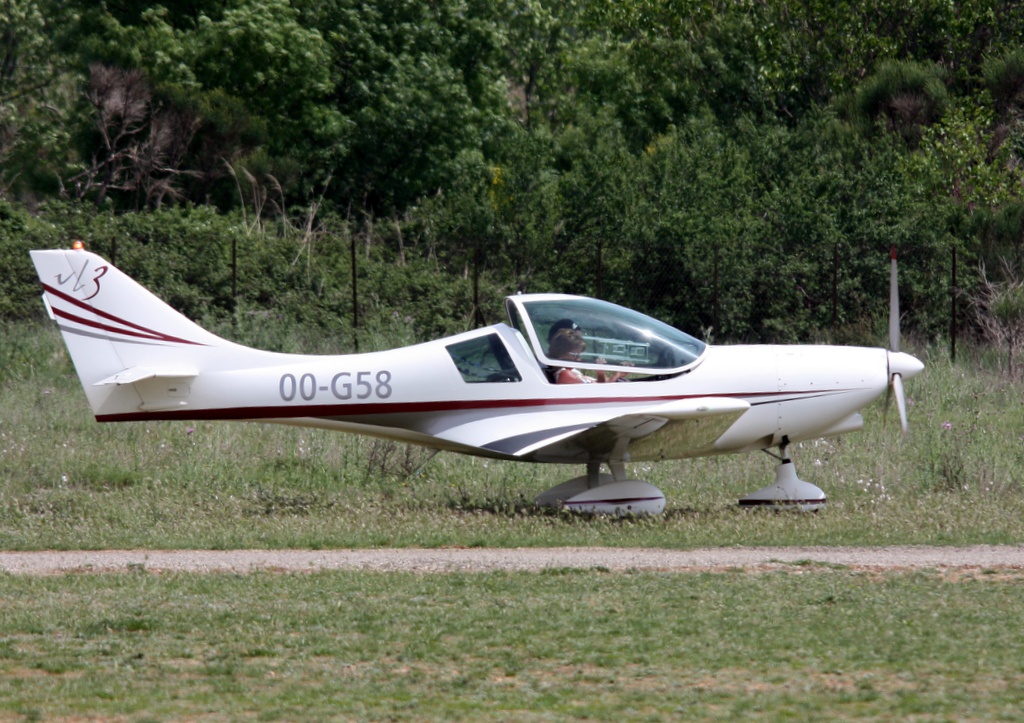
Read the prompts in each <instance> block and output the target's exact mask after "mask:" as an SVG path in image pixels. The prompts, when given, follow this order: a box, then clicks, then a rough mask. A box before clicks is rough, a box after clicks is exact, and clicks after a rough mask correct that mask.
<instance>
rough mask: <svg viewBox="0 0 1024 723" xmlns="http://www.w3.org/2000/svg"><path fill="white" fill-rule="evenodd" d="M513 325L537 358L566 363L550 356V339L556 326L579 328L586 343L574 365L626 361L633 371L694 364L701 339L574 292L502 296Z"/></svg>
mask: <svg viewBox="0 0 1024 723" xmlns="http://www.w3.org/2000/svg"><path fill="white" fill-rule="evenodd" d="M506 306H507V308H508V312H509V318H510V320H511V321H512V324H513V326H515V327H516V328H518V329H519V330H520V331H522V332H523V333H524V334H525V335H526V336H527V337H528V338H529V340H530V343H531V345H532V346H533V348H534V353H536V355H537V358H538V359H540V360H541V361H543V362H544V363H546V364H550V365H552V366H566V365H567V361H566V360H565V359H558V358H553V357H552V356H550V354H551V339H552V338H553V337H554V336H555V334H557V333H558V331H559V330H560V329H564V328H569V329H578V330H579V331H580V332H581V333H582V335H583V339H584V341H586V349H585V350H584V351H583V352H582V353H581V354H580V355H579V358H578V361H574V362H572V363H573V364H574V365H578V366H582V367H586V366H590V365H593V366H612V367H631V368H632V370H633V371H636V372H644V373H658V374H663V373H667V372H674V371H679V370H680V369H682V368H683V367H686V366H689V365H690V364H693V363H694V362H695V361H697V359H698V358H699V357H700V355H701V354H702V353H703V352H704V349H705V348H706V346H707V345H706V344H704V342H702V341H700V340H699V339H696V338H694V337H692V336H690V335H689V334H685V333H683V332H681V331H679V330H678V329H676V328H674V327H671V326H669V325H668V324H665V323H663V322H660V321H658V320H657V319H652V318H651V317H649V316H646V315H645V314H641V313H639V312H637V311H632V310H630V309H627V308H625V307H622V306H617V305H615V304H612V303H609V302H607V301H600V300H598V299H588V298H585V297H578V296H563V295H554V294H528V295H520V296H510V297H508V300H507V301H506Z"/></svg>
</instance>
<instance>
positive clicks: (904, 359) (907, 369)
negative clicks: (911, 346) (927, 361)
mask: <svg viewBox="0 0 1024 723" xmlns="http://www.w3.org/2000/svg"><path fill="white" fill-rule="evenodd" d="M923 370H924V364H923V363H922V362H921V360H920V359H918V358H917V357H916V356H912V355H910V354H906V353H904V352H901V351H891V352H889V376H890V377H891V376H892V375H893V374H899V375H900V376H901V377H903V378H904V379H910V378H911V377H912V376H914V375H915V374H918V373H920V372H921V371H923Z"/></svg>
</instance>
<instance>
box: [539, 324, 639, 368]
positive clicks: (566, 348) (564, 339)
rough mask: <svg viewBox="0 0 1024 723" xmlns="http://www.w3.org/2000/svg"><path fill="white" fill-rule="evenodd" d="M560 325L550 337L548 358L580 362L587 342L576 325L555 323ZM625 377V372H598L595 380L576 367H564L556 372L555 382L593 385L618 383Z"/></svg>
mask: <svg viewBox="0 0 1024 723" xmlns="http://www.w3.org/2000/svg"><path fill="white" fill-rule="evenodd" d="M563 321H568V320H563ZM560 324H561V326H560V328H558V329H555V328H554V326H553V327H552V329H553V332H554V333H553V334H551V337H550V345H549V347H548V357H549V358H551V359H558V360H562V361H569V362H578V361H579V360H580V357H581V355H582V354H583V352H584V350H585V349H586V348H587V342H586V341H585V340H584V339H583V334H582V333H581V332H580V330H579V328H578V327H577V326H576V324H574V323H573V322H569V324H568V325H566V324H563V323H562V321H558V322H555V325H556V326H557V325H560ZM594 361H595V362H596V363H597V364H606V363H607V362H605V360H604V359H600V358H598V359H595V360H594ZM624 376H626V373H625V372H604V371H598V372H597V379H594V377H589V376H587V375H586V374H584V373H583V372H581V371H580V370H579V369H576V368H574V367H562V368H559V369H557V370H556V371H555V372H554V380H555V383H557V384H592V383H594V382H595V381H596V382H617V381H619V380H620V379H622V378H623V377H624Z"/></svg>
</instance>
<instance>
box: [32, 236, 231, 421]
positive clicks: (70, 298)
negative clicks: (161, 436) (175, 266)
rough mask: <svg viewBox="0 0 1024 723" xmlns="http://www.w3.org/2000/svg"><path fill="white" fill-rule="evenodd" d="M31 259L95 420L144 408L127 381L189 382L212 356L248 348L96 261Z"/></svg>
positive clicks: (80, 254)
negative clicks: (107, 412) (122, 410)
mask: <svg viewBox="0 0 1024 723" xmlns="http://www.w3.org/2000/svg"><path fill="white" fill-rule="evenodd" d="M31 254H32V262H33V263H34V264H35V267H36V272H37V273H38V274H39V280H40V281H41V282H42V285H43V292H44V300H45V301H46V305H47V309H48V311H49V313H50V316H51V317H52V318H53V319H54V321H56V322H57V325H58V326H59V327H60V330H61V334H62V335H63V337H64V342H65V344H66V345H67V348H68V352H69V353H70V355H71V359H72V361H73V362H74V365H75V370H76V371H77V373H78V377H79V379H80V380H81V382H82V387H83V388H84V389H85V393H86V396H88V398H89V403H90V405H91V406H92V408H93V412H94V413H96V414H99V413H100V412H101V409H111V408H118V409H119V408H130V409H138V408H139V407H140V405H143V404H144V403H145V402H146V400H145V399H141V398H140V397H139V392H138V389H137V385H133V384H132V382H136V381H138V380H140V379H170V380H187V379H189V378H193V377H195V376H196V375H197V374H198V372H199V370H200V367H201V366H202V365H203V361H204V360H205V359H209V358H210V356H211V351H213V350H214V349H218V350H223V349H224V348H226V347H230V348H233V349H238V350H243V349H245V347H240V346H238V345H236V344H233V343H232V342H229V341H226V340H225V339H221V338H220V337H218V336H216V335H215V334H211V333H210V332H208V331H206V330H205V329H203V328H202V327H200V326H199V325H198V324H195V323H194V322H192V321H190V320H189V319H188V318H186V317H185V316H183V315H182V314H180V313H178V312H177V311H175V310H174V309H173V308H171V307H170V306H168V305H167V304H165V303H164V302H163V301H161V300H160V299H158V298H157V297H156V296H154V295H153V294H152V293H150V292H149V291H147V290H146V289H145V288H143V287H142V286H141V285H139V284H138V283H136V282H135V281H133V280H132V279H131V278H129V277H128V276H126V275H125V274H124V273H122V272H121V271H119V270H118V269H117V268H115V267H114V266H113V265H111V264H110V263H109V262H107V261H106V260H105V259H103V258H101V257H99V256H97V255H96V254H93V253H89V252H88V251H84V250H81V249H76V250H67V251H65V250H58V251H32V252H31ZM126 382H127V383H126ZM179 387H180V388H181V389H184V388H185V387H184V386H183V385H179Z"/></svg>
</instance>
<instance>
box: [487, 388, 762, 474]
mask: <svg viewBox="0 0 1024 723" xmlns="http://www.w3.org/2000/svg"><path fill="white" fill-rule="evenodd" d="M748 409H750V404H749V403H748V402H746V401H744V400H742V399H732V398H728V397H698V398H692V399H680V400H672V401H668V402H657V403H653V404H649V405H646V406H644V407H642V408H640V409H636V410H633V411H630V412H629V413H626V414H622V415H619V416H617V417H613V418H611V419H605V420H591V421H579V422H577V423H575V424H569V425H562V424H559V425H557V426H547V427H546V428H539V429H534V430H531V431H530V432H528V433H522V434H514V435H512V436H508V437H504V438H502V439H498V440H494V441H493V442H491V443H490V444H488V445H485V446H486V447H488V448H490V449H493V450H495V451H500V452H503V453H505V454H511V455H513V456H515V457H517V458H520V459H528V460H533V461H538V462H550V461H557V462H587V461H589V460H594V459H616V458H618V459H622V458H625V457H626V456H627V454H628V458H629V459H630V460H634V461H641V460H658V459H678V458H682V457H693V456H697V455H700V454H706V453H708V452H710V451H712V449H713V445H714V443H715V440H717V439H718V438H719V437H720V436H722V434H723V433H725V431H726V430H727V429H728V428H729V427H731V426H732V424H733V422H735V421H736V420H737V419H739V417H740V416H741V415H742V414H743V413H744V412H746V411H747V410H748Z"/></svg>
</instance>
